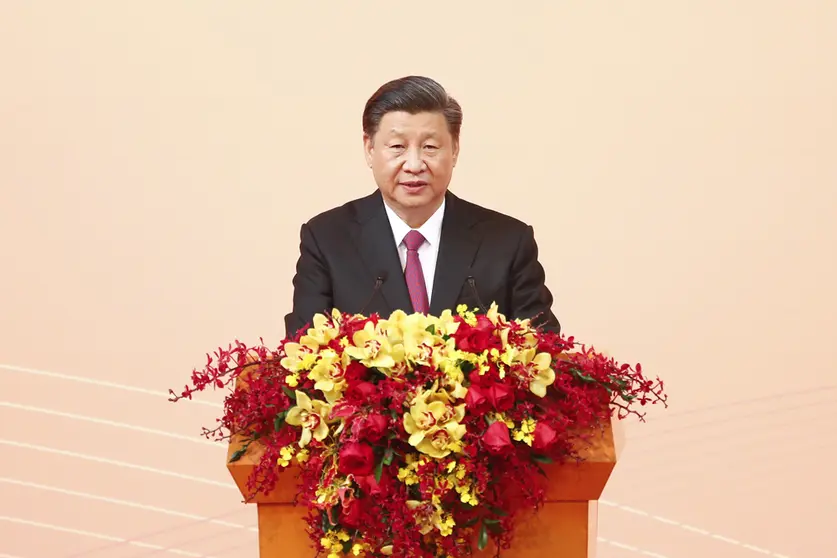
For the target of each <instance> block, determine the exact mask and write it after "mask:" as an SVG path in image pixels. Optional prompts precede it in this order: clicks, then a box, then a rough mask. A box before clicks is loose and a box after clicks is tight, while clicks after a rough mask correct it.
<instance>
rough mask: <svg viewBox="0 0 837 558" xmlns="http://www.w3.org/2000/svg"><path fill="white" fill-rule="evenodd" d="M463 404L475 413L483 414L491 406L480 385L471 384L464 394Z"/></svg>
mask: <svg viewBox="0 0 837 558" xmlns="http://www.w3.org/2000/svg"><path fill="white" fill-rule="evenodd" d="M465 404H466V405H467V407H468V410H470V411H471V412H472V413H473V414H475V415H484V414H485V413H487V412H488V410H489V409H490V407H491V401H489V399H488V394H487V393H486V392H485V390H483V389H482V388H481V387H480V386H478V385H475V384H471V386H470V387H469V388H468V393H467V394H466V395H465Z"/></svg>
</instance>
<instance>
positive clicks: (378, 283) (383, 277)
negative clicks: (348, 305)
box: [358, 270, 387, 316]
mask: <svg viewBox="0 0 837 558" xmlns="http://www.w3.org/2000/svg"><path fill="white" fill-rule="evenodd" d="M386 280H387V272H386V270H381V271H379V272H378V276H377V277H376V278H375V287H374V288H373V289H372V294H371V295H369V298H368V299H367V300H366V303H365V304H364V305H363V307H362V308H361V309H360V312H358V314H363V315H364V316H365V315H366V307H367V306H369V305H370V304H371V303H372V301H373V300H375V295H377V294H378V291H380V290H381V286H382V285H383V284H384V281H386Z"/></svg>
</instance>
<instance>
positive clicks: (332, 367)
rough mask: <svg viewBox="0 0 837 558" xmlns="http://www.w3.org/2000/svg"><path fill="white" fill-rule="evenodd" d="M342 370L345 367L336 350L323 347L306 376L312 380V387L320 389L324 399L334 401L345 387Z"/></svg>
mask: <svg viewBox="0 0 837 558" xmlns="http://www.w3.org/2000/svg"><path fill="white" fill-rule="evenodd" d="M344 371H345V368H344V366H343V363H342V362H341V359H340V355H339V354H337V351H335V350H334V349H324V350H323V351H322V352H321V353H320V354H319V358H318V359H317V363H316V364H315V365H314V366H313V368H311V372H309V373H308V377H309V378H310V379H312V380H314V389H318V390H320V391H322V392H323V395H325V398H326V401H328V402H329V403H334V402H335V401H337V400H338V399H340V397H341V395H342V394H343V391H344V390H345V389H346V381H345V379H344V377H343V376H344Z"/></svg>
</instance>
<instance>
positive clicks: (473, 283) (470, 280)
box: [468, 275, 488, 314]
mask: <svg viewBox="0 0 837 558" xmlns="http://www.w3.org/2000/svg"><path fill="white" fill-rule="evenodd" d="M468 284H469V285H470V286H471V291H472V292H473V293H474V296H475V297H476V298H477V304H479V306H480V308H481V309H482V313H483V314H488V309H487V308H486V307H485V304H483V303H482V300H480V293H478V292H477V281H476V279H474V276H473V275H469V276H468Z"/></svg>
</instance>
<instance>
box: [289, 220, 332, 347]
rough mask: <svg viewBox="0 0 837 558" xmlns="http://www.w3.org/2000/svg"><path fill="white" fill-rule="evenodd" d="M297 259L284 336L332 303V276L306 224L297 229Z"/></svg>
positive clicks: (329, 308)
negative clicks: (290, 307) (298, 240)
mask: <svg viewBox="0 0 837 558" xmlns="http://www.w3.org/2000/svg"><path fill="white" fill-rule="evenodd" d="M299 236H300V242H299V258H298V259H297V262H296V273H295V274H294V278H293V309H292V310H291V312H290V313H288V314H287V315H286V316H285V337H287V338H290V337H293V336H294V335H295V334H296V333H297V331H298V330H299V329H300V328H302V327H304V326H306V325H308V324H309V323H310V322H311V319H312V318H313V317H314V314H317V313H327V312H330V311H331V308H332V306H333V300H334V299H333V291H332V279H331V274H330V273H329V269H328V266H327V264H326V261H325V258H324V256H323V254H322V251H321V250H320V247H319V245H318V244H317V240H316V238H315V237H314V234H313V233H312V232H311V228H310V227H309V226H308V224H303V225H302V227H301V228H300V233H299Z"/></svg>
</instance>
